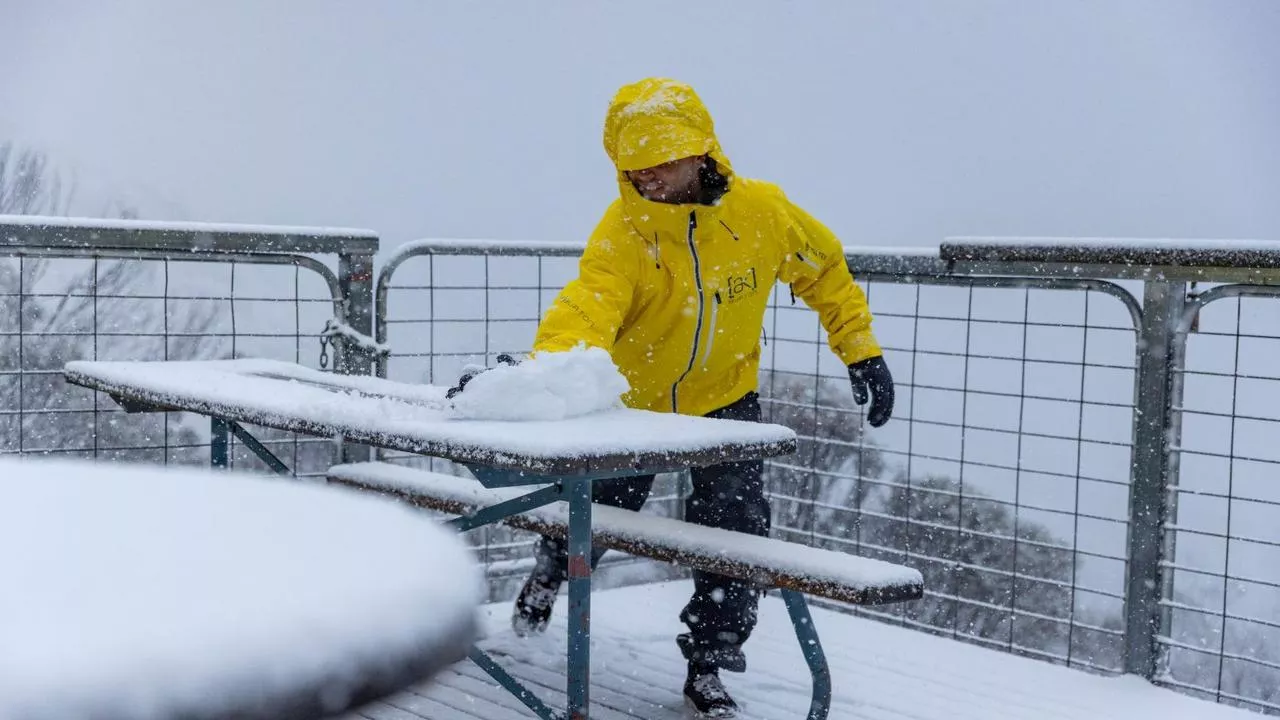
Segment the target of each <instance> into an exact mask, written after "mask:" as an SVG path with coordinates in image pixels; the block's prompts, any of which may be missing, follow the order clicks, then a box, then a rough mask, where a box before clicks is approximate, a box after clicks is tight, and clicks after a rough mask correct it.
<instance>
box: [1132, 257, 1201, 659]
mask: <svg viewBox="0 0 1280 720" xmlns="http://www.w3.org/2000/svg"><path fill="white" fill-rule="evenodd" d="M1185 295H1186V284H1185V283H1179V282H1167V281H1155V280H1149V281H1147V282H1145V283H1144V285H1143V298H1142V325H1141V327H1140V328H1139V334H1138V349H1137V358H1136V359H1137V373H1136V376H1135V380H1134V383H1135V384H1134V399H1133V400H1134V414H1133V459H1132V465H1131V466H1130V475H1129V479H1130V484H1129V542H1128V545H1129V547H1128V560H1129V572H1128V577H1127V578H1126V584H1127V587H1126V592H1125V597H1126V602H1125V648H1124V669H1125V672H1127V673H1133V674H1137V675H1141V676H1143V677H1146V678H1151V677H1153V676H1154V675H1155V672H1156V659H1157V652H1156V647H1157V644H1156V637H1157V634H1158V633H1159V632H1160V618H1161V613H1160V593H1161V589H1162V587H1163V584H1162V582H1161V580H1162V570H1161V567H1160V562H1161V540H1162V536H1163V535H1162V526H1163V524H1164V519H1165V517H1166V515H1167V512H1168V507H1167V506H1168V502H1167V492H1166V491H1167V488H1168V481H1169V470H1170V467H1169V459H1170V454H1169V449H1170V448H1169V433H1168V430H1169V427H1170V421H1171V415H1172V407H1171V400H1172V397H1171V391H1172V387H1173V383H1172V376H1173V362H1172V359H1173V342H1174V336H1175V331H1176V327H1177V324H1178V321H1179V319H1180V318H1181V315H1182V307H1183V298H1184V297H1185Z"/></svg>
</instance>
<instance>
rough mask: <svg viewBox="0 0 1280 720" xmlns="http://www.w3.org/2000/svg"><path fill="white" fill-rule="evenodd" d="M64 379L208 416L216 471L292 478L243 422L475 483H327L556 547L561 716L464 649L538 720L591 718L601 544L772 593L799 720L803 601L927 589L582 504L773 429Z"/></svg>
mask: <svg viewBox="0 0 1280 720" xmlns="http://www.w3.org/2000/svg"><path fill="white" fill-rule="evenodd" d="M64 373H65V375H66V377H67V379H68V381H69V382H72V383H75V384H79V385H83V386H85V387H91V388H95V389H97V390H101V391H103V392H106V393H108V394H110V395H111V396H112V397H113V398H115V399H116V400H117V402H119V403H120V404H121V406H122V407H124V408H126V409H127V410H131V411H135V412H137V411H155V410H179V411H190V412H197V413H202V414H205V415H208V416H210V417H211V418H212V421H211V422H212V426H211V427H212V429H213V433H214V437H213V443H212V447H213V450H212V455H213V457H212V461H213V463H214V464H215V465H218V464H223V465H225V463H226V438H227V437H228V435H232V434H233V435H235V436H236V437H238V438H240V439H241V440H242V441H244V442H245V444H246V445H247V446H248V447H249V448H250V449H252V450H253V451H254V452H255V453H256V454H258V455H259V456H260V457H262V458H263V459H264V460H265V461H266V462H267V463H268V464H269V465H270V466H271V467H273V468H275V469H276V470H277V471H278V472H281V473H288V472H289V470H288V468H287V467H286V466H285V464H284V463H283V462H281V461H280V460H279V459H278V458H275V457H274V456H273V455H272V454H271V453H270V452H269V450H267V449H266V448H265V447H263V446H262V445H261V444H260V443H256V441H254V439H253V438H252V436H251V435H250V434H249V433H248V432H247V431H246V430H245V429H244V428H243V427H242V426H241V425H240V423H248V424H254V425H260V426H265V427H272V428H278V429H282V430H291V431H295V432H301V433H307V434H312V435H319V436H326V437H333V436H341V437H343V438H345V439H346V440H349V441H355V442H361V443H365V444H368V445H371V446H374V447H378V448H385V449H393V450H400V451H406V452H410V453H415V454H419V455H425V456H432V457H439V458H443V459H447V460H452V461H454V462H457V463H460V464H462V465H463V466H465V467H467V468H468V469H469V470H470V471H471V472H472V474H474V475H475V477H476V480H474V481H473V480H470V479H467V478H462V477H456V476H452V475H443V474H438V473H431V472H426V471H420V470H414V469H410V468H405V467H403V466H398V465H394V464H391V463H382V462H374V463H350V464H344V465H338V466H334V467H333V468H331V469H330V471H329V473H328V479H329V481H330V482H333V483H340V484H343V485H347V486H350V487H354V488H358V489H361V490H365V491H369V492H375V493H379V494H384V495H392V496H395V497H397V498H399V499H400V500H402V501H406V502H408V503H410V504H412V505H416V506H418V507H422V508H430V509H432V510H443V511H445V512H450V513H455V514H457V515H459V516H460V517H458V518H456V519H455V520H453V521H451V524H452V525H453V526H454V527H455V528H456V529H458V530H460V531H462V530H468V529H471V528H475V527H479V526H482V525H487V524H491V523H496V522H502V523H506V524H509V525H511V526H514V527H522V528H524V529H528V530H534V531H536V532H543V533H547V534H551V535H558V536H560V537H564V538H567V540H568V542H567V545H568V551H569V571H570V572H569V582H568V586H569V589H568V595H569V598H568V600H569V603H568V617H569V631H568V673H567V674H568V677H567V678H566V683H567V688H566V690H567V697H568V707H567V708H566V710H565V712H564V713H558V712H556V711H554V710H552V709H551V708H549V707H548V706H547V705H546V704H545V703H543V702H542V701H541V700H540V699H538V698H537V697H536V695H534V694H533V693H532V692H530V691H529V690H527V689H526V688H524V687H523V686H521V685H520V683H519V682H517V681H516V680H515V679H514V678H512V677H511V676H510V675H509V674H507V673H506V672H505V670H504V669H503V668H502V667H501V666H500V665H498V664H497V663H496V662H494V661H493V660H492V659H491V658H489V657H488V656H487V655H486V654H485V653H483V652H482V651H481V650H480V649H479V648H477V647H474V646H473V647H472V648H471V651H470V652H469V657H470V658H471V659H472V660H473V661H474V662H476V664H477V665H479V666H480V667H481V668H483V669H484V670H485V671H486V672H487V673H488V674H489V675H490V676H492V677H493V678H494V679H495V680H496V681H497V682H498V683H499V684H500V685H502V686H503V687H504V688H506V689H507V690H508V691H510V692H512V693H513V694H514V695H515V696H516V697H518V698H519V699H520V700H521V701H522V702H523V703H524V704H525V705H527V706H528V707H529V708H530V709H532V710H533V711H534V712H535V713H536V714H537V715H538V716H539V717H541V718H544V719H547V720H552V719H554V720H560V719H562V718H569V719H571V720H579V719H582V720H586V718H588V717H589V698H590V673H589V670H590V643H589V639H590V589H591V584H590V583H591V568H590V561H589V558H590V557H591V550H592V547H593V545H594V544H596V543H599V544H600V545H601V546H603V547H607V548H611V549H615V550H620V551H623V552H628V553H634V554H637V555H645V556H648V557H654V558H658V559H662V560H667V561H670V562H675V563H679V564H682V565H687V566H689V567H694V568H701V569H707V570H712V571H714V572H717V573H722V574H726V575H734V576H736V577H743V578H747V579H751V580H753V581H756V582H759V583H761V584H762V585H764V586H768V587H776V588H778V589H779V590H780V591H781V594H782V596H783V598H784V600H785V602H786V605H787V608H788V611H789V613H790V616H791V619H792V623H793V625H795V629H796V633H797V637H798V638H799V640H800V644H801V649H802V651H803V652H804V656H805V658H806V661H807V662H808V664H809V667H810V671H811V673H812V675H813V681H814V685H813V699H812V702H811V707H810V712H809V715H808V717H809V718H810V720H819V719H821V718H825V717H826V714H827V711H828V708H829V698H830V678H829V676H828V673H827V669H826V662H825V657H824V656H823V653H822V648H821V644H820V643H819V641H818V636H817V630H816V628H815V627H814V624H813V621H812V618H810V616H809V612H808V608H807V604H806V601H805V595H806V594H810V595H815V596H820V597H824V598H830V599H834V600H841V601H844V602H851V603H858V604H876V603H886V602H899V601H905V600H910V599H914V598H918V597H920V595H921V594H922V591H923V580H922V577H921V575H920V573H919V572H918V571H916V570H914V569H912V568H908V567H903V566H899V565H894V564H891V563H884V562H880V561H875V560H871V559H867V558H859V557H856V556H852V555H847V554H844V553H838V552H835V551H829V550H821V549H817V548H811V547H807V546H804V545H800V544H796V543H788V542H784V541H781V540H777V539H771V538H761V537H756V536H751V535H746V534H743V533H734V532H730V531H723V530H715V529H712V528H707V527H703V526H698V525H694V524H692V523H685V522H682V521H678V520H670V519H660V518H656V517H653V516H648V515H643V516H642V515H641V514H640V513H632V512H630V511H626V510H620V509H618V508H612V507H607V506H600V505H596V504H595V503H593V502H591V483H592V481H594V480H599V479H606V478H616V477H625V476H630V475H642V474H652V473H662V472H673V471H682V470H686V469H688V468H691V467H699V466H707V465H712V464H717V463H721V462H732V461H739V460H748V459H758V458H765V457H772V456H779V455H786V454H790V453H791V452H794V450H795V447H796V439H795V434H794V433H793V432H792V431H791V430H790V429H788V428H785V427H782V426H779V425H773V424H768V423H752V422H742V421H733V420H719V419H710V418H700V417H691V416H683V415H674V414H670V413H652V412H646V411H640V410H630V409H618V410H609V411H603V412H598V413H593V414H591V415H587V416H579V417H574V418H568V419H564V420H551V421H525V422H502V421H486V420H460V419H458V418H456V417H451V416H450V413H449V410H448V404H447V403H446V401H445V399H444V393H445V388H443V387H434V386H424V385H408V384H404V383H397V382H391V381H387V380H382V379H378V378H371V377H360V376H337V375H332V374H329V373H323V372H319V371H315V370H311V369H308V368H305V367H302V366H300V365H296V364H293V363H282V362H275V361H266V360H227V361H167V362H163V363H162V362H107V361H94V362H75V363H69V364H68V365H67V366H66V368H65V371H64Z"/></svg>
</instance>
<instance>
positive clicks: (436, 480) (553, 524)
mask: <svg viewBox="0 0 1280 720" xmlns="http://www.w3.org/2000/svg"><path fill="white" fill-rule="evenodd" d="M328 479H329V481H330V482H332V483H339V484H342V485H346V486H350V487H354V488H358V489H362V490H369V491H373V492H377V493H381V494H385V495H390V496H392V497H396V498H399V499H400V500H402V501H405V502H407V503H409V504H412V505H414V506H417V507H422V508H427V509H432V510H438V511H442V512H446V513H451V514H455V515H467V514H470V513H473V512H475V511H476V510H478V509H480V508H482V507H487V506H489V505H493V504H495V503H498V502H501V501H504V500H508V499H511V498H513V497H517V496H519V495H523V494H525V493H527V492H528V491H529V490H530V489H531V488H528V487H525V488H514V489H508V488H502V489H489V488H485V487H483V486H482V485H480V483H478V482H476V481H475V480H472V479H471V478H466V477H458V476H453V475H445V474H443V473H436V472H429V471H424V470H417V469H414V468H408V467H404V466H402V465H395V464H391V463H384V462H366V463H350V464H346V465H335V466H333V467H332V468H330V469H329V471H328ZM501 522H502V523H504V524H506V525H509V526H511V527H515V528H518V529H521V530H528V531H531V532H536V533H540V534H545V535H551V536H553V537H561V538H563V537H565V536H566V534H567V528H568V523H569V512H568V506H567V503H565V502H557V503H553V504H551V505H547V506H544V507H541V508H536V509H533V510H529V511H526V512H524V513H521V514H518V515H514V516H511V517H509V518H506V519H504V520H502V521H501ZM591 524H592V535H593V540H592V542H593V544H595V545H598V546H600V547H606V548H609V549H612V550H617V551H620V552H625V553H628V554H631V555H639V556H644V557H650V558H654V559H657V560H663V561H666V562H671V563H674V564H677V565H680V566H684V567H690V568H695V569H698V570H705V571H709V572H714V573H718V574H721V575H730V576H733V577H738V578H743V579H746V580H751V581H752V582H756V583H759V584H761V585H764V586H766V587H777V588H783V589H788V590H796V591H798V592H802V593H805V594H807V595H814V596H818V597H824V598H829V599H832V600H839V601H842V602H848V603H854V604H859V605H875V604H882V603H892V602H902V601H906V600H914V599H916V598H919V597H920V596H921V594H922V592H923V586H924V578H923V576H922V575H921V574H920V572H919V571H918V570H915V569H913V568H910V567H905V566H902V565H895V564H892V563H888V562H883V561H880V560H874V559H871V558H863V557H858V556H855V555H849V554H846V553H841V552H836V551H833V550H826V549H822V548H814V547H809V546H806V545H800V544H798V543H791V542H784V541H781V540H777V539H773V538H768V537H758V536H755V535H749V534H746V533H741V532H734V531H730V530H721V529H717V528H710V527H706V526H702V525H696V524H694V523H689V522H684V521H681V520H676V519H673V518H664V517H658V516H654V515H648V514H641V513H639V512H634V511H631V510H624V509H621V508H615V507H610V506H607V505H600V504H596V505H594V506H593V508H592V521H591Z"/></svg>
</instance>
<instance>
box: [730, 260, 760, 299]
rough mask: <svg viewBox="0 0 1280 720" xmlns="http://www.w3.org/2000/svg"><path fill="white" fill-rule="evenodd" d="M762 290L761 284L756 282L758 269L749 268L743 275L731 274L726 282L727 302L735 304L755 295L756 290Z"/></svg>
mask: <svg viewBox="0 0 1280 720" xmlns="http://www.w3.org/2000/svg"><path fill="white" fill-rule="evenodd" d="M759 289H760V285H759V283H758V282H757V281H756V269H755V268H749V269H748V270H747V271H746V272H745V273H743V274H741V275H735V274H734V273H729V276H728V277H727V278H725V281H724V294H725V301H726V302H734V301H736V300H741V299H742V298H744V297H746V296H748V295H754V294H755V293H756V290H759Z"/></svg>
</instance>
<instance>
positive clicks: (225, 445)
mask: <svg viewBox="0 0 1280 720" xmlns="http://www.w3.org/2000/svg"><path fill="white" fill-rule="evenodd" d="M210 429H211V431H212V437H211V440H210V464H211V465H212V466H213V467H215V468H223V469H225V468H227V467H228V466H229V464H230V462H229V452H228V450H229V448H230V439H231V436H232V435H234V436H235V437H236V439H238V440H240V442H242V443H244V444H245V446H246V447H248V448H249V449H250V450H251V451H252V452H253V453H254V455H257V456H258V457H259V458H260V459H261V460H262V461H263V462H265V463H266V464H267V465H268V466H269V467H270V468H271V469H272V470H274V471H275V472H277V473H279V474H281V475H292V472H291V471H290V470H289V468H288V466H286V465H285V464H284V462H283V461H281V460H280V459H279V458H278V457H276V456H275V454H274V453H272V452H271V450H270V449H268V448H267V447H266V446H264V445H263V444H262V443H260V442H258V440H257V439H256V438H254V437H253V435H252V434H251V433H250V432H249V431H248V430H246V429H244V427H243V426H242V425H240V423H238V422H236V421H234V420H227V419H224V418H219V417H212V416H211V425H210ZM466 467H467V469H468V470H470V471H471V472H472V473H473V474H474V475H475V476H476V479H477V480H479V481H480V483H481V484H482V485H484V486H485V487H489V488H495V487H515V486H522V485H542V486H545V487H540V488H538V489H537V490H533V491H531V492H529V493H526V494H524V495H521V496H519V497H515V498H512V499H510V500H506V501H503V502H500V503H497V504H495V505H490V506H488V507H484V508H481V509H480V510H478V511H476V512H474V513H472V514H470V515H464V516H462V517H458V518H455V519H453V520H450V521H449V522H448V523H447V524H449V525H451V526H453V527H454V528H455V529H457V530H458V531H459V532H465V531H467V530H472V529H475V528H478V527H481V526H483V525H490V524H493V523H496V522H499V521H501V520H502V519H504V518H507V517H510V516H512V515H517V514H519V513H522V512H525V511H527V510H532V509H533V508H537V507H541V506H543V505H549V504H551V503H554V502H557V501H560V500H567V501H568V503H569V538H568V551H569V612H568V619H569V632H568V635H569V642H568V645H569V647H568V656H567V659H568V670H567V686H566V688H565V690H566V695H567V697H568V707H567V708H566V709H565V713H563V714H561V713H558V712H556V711H555V710H553V709H552V708H550V707H549V706H548V705H547V704H546V703H544V702H543V701H542V700H541V699H540V698H539V697H538V696H537V695H535V694H534V693H533V691H531V690H529V689H528V688H526V687H525V686H524V685H522V684H521V683H520V681H519V680H516V679H515V678H514V677H512V676H511V674H510V673H508V672H507V671H506V670H504V669H503V668H502V666H501V665H499V664H498V663H497V662H495V661H494V660H493V659H492V658H490V657H489V656H488V654H486V653H485V652H484V651H483V650H481V649H480V648H479V647H477V646H474V645H473V646H472V647H471V650H470V651H469V652H468V657H469V658H470V659H471V660H472V662H474V663H475V664H476V665H479V666H480V668H481V669H483V670H484V671H485V672H486V673H488V674H489V676H490V677H492V678H493V679H494V680H496V681H497V682H498V684H500V685H501V686H502V687H503V688H505V689H506V690H507V691H508V692H510V693H511V694H512V695H514V696H515V697H516V698H518V699H519V700H520V701H521V702H522V703H524V704H525V705H526V706H527V707H528V708H529V709H530V710H532V711H533V712H534V713H536V714H537V715H538V717H539V718H542V719H543V720H566V719H568V720H587V718H588V717H589V708H588V705H589V703H590V699H591V690H590V686H591V544H592V543H591V505H592V503H591V483H592V482H593V481H595V480H604V479H608V478H615V477H627V476H630V475H642V474H648V472H649V471H647V470H643V469H641V470H636V471H633V472H625V473H604V474H599V475H583V476H575V477H557V476H545V475H534V474H528V473H525V472H522V471H516V470H507V469H499V468H491V467H487V466H482V465H474V464H467V465H466ZM801 602H803V597H801ZM788 607H789V608H790V607H791V603H790V602H788ZM805 613H806V616H807V613H808V611H807V610H805ZM812 625H813V624H812V623H807V626H808V627H812ZM813 642H814V645H815V647H816V648H817V651H818V652H819V653H820V652H821V648H820V646H817V645H816V643H817V636H816V634H815V635H814V637H813ZM824 665H825V663H824Z"/></svg>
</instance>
